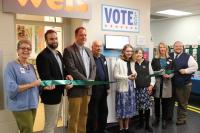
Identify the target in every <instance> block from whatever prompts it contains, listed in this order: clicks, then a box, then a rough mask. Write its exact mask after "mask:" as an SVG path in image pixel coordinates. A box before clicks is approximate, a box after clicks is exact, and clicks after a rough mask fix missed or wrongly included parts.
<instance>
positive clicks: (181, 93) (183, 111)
mask: <svg viewBox="0 0 200 133" xmlns="http://www.w3.org/2000/svg"><path fill="white" fill-rule="evenodd" d="M191 88H192V83H189V84H186V85H184V86H181V87H176V96H177V102H178V108H177V121H186V120H187V105H188V100H189V97H190V92H191Z"/></svg>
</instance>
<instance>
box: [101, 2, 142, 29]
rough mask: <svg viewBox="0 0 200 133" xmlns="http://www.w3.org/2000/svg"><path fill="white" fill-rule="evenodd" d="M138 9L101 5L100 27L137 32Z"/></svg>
mask: <svg viewBox="0 0 200 133" xmlns="http://www.w3.org/2000/svg"><path fill="white" fill-rule="evenodd" d="M139 22H140V17H139V11H138V10H134V9H129V8H121V7H114V6H108V5H102V29H103V30H112V31H125V32H139Z"/></svg>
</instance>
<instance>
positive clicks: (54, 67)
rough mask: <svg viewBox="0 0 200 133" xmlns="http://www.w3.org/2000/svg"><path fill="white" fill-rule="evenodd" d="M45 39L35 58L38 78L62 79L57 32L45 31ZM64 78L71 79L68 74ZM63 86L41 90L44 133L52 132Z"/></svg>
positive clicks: (62, 68) (70, 86)
mask: <svg viewBox="0 0 200 133" xmlns="http://www.w3.org/2000/svg"><path fill="white" fill-rule="evenodd" d="M45 41H46V44H47V47H46V48H45V49H44V50H43V51H42V52H40V54H39V55H38V56H37V58H36V66H37V70H38V74H39V76H40V79H41V80H62V79H64V76H65V70H64V65H63V61H62V55H61V53H60V52H59V51H57V50H56V48H57V47H58V37H57V33H56V32H55V31H54V30H48V31H47V32H46V33H45ZM66 78H67V79H71V80H72V77H71V76H70V75H68V76H67V77H66ZM64 88H65V86H63V85H56V86H55V85H53V86H46V87H44V88H43V90H42V92H41V99H42V102H43V103H44V112H45V126H44V133H54V129H55V127H56V124H57V117H58V111H59V106H60V102H61V97H62V94H63V90H64ZM66 88H68V89H69V88H72V85H67V87H66Z"/></svg>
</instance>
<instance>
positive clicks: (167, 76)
mask: <svg viewBox="0 0 200 133" xmlns="http://www.w3.org/2000/svg"><path fill="white" fill-rule="evenodd" d="M162 77H163V78H164V79H168V78H169V77H170V76H169V75H168V74H164V75H163V76H162Z"/></svg>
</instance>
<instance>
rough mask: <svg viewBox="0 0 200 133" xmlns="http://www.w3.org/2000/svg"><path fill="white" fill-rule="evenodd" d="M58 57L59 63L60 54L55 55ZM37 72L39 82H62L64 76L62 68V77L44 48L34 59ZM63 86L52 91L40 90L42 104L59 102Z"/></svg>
mask: <svg viewBox="0 0 200 133" xmlns="http://www.w3.org/2000/svg"><path fill="white" fill-rule="evenodd" d="M57 54H58V55H59V57H60V60H61V62H63V60H62V55H61V54H60V52H58V53H57ZM36 66H37V71H38V74H39V76H40V79H41V80H62V79H64V77H63V75H65V71H64V66H63V63H62V68H63V75H62V73H61V71H60V67H59V64H58V62H57V60H56V58H55V56H54V54H53V53H52V51H50V49H49V48H45V49H44V50H43V51H42V52H41V53H40V54H39V55H38V56H37V58H36ZM63 90H64V86H62V85H58V86H56V88H55V89H54V90H42V93H41V99H42V102H43V103H44V104H58V103H60V101H61V96H62V94H63Z"/></svg>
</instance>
